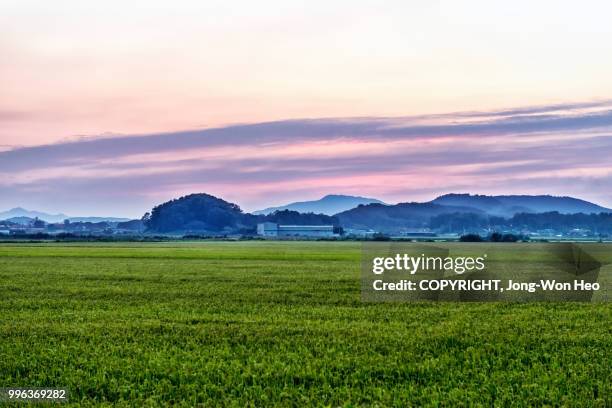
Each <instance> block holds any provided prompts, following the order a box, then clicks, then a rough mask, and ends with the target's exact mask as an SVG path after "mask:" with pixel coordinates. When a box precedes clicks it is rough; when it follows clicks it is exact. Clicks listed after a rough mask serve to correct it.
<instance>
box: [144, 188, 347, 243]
mask: <svg viewBox="0 0 612 408" xmlns="http://www.w3.org/2000/svg"><path fill="white" fill-rule="evenodd" d="M143 220H144V225H145V227H146V228H147V230H148V231H150V232H159V233H170V232H172V233H185V232H198V233H213V234H234V233H255V229H256V226H257V223H259V222H266V221H267V222H276V223H281V224H298V225H321V224H325V225H338V220H337V218H335V217H331V216H328V215H324V214H310V213H309V214H301V213H298V212H297V211H290V210H283V211H276V212H274V213H273V214H269V215H253V214H248V213H244V212H242V210H241V209H240V207H239V206H238V205H236V204H234V203H229V202H227V201H225V200H222V199H220V198H217V197H215V196H212V195H209V194H203V193H201V194H190V195H188V196H184V197H181V198H178V199H175V200H171V201H168V202H165V203H163V204H160V205H158V206H156V207H155V208H153V210H152V211H151V213H150V214H145V216H144V217H143Z"/></svg>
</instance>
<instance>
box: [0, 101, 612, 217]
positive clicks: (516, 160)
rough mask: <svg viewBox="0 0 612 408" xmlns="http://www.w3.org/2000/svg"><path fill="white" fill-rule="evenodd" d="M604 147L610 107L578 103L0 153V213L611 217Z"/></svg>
mask: <svg viewBox="0 0 612 408" xmlns="http://www.w3.org/2000/svg"><path fill="white" fill-rule="evenodd" d="M466 118H467V119H466ZM611 135H612V104H611V103H610V102H586V103H575V104H563V105H551V106H543V107H524V108H516V109H509V110H505V111H497V112H480V113H478V112H467V113H456V114H443V115H430V116H427V117H424V116H420V117H403V118H340V119H300V120H286V121H278V122H268V123H258V124H243V125H234V126H227V127H223V128H215V129H205V130H192V131H184V132H175V133H159V134H151V135H130V136H115V137H101V138H87V139H80V140H75V141H69V142H63V143H57V144H52V145H43V146H35V147H24V148H16V149H12V150H8V151H0V188H2V190H3V194H2V197H1V198H0V205H2V206H16V205H21V206H26V207H27V206H30V207H34V206H36V207H37V208H38V209H44V210H54V211H64V212H71V211H72V212H73V213H75V212H78V213H87V212H89V211H93V210H94V209H96V210H100V211H102V210H103V211H102V212H104V213H105V214H108V213H109V212H110V213H112V212H117V214H118V215H132V216H136V215H139V214H141V213H142V212H144V211H145V210H147V209H148V208H150V206H152V205H154V204H156V203H157V202H158V201H159V200H164V199H168V198H172V197H174V196H177V195H180V194H186V193H189V192H195V191H204V192H209V193H212V194H218V195H221V196H223V197H224V198H227V199H231V200H235V201H238V203H239V204H246V206H247V208H256V207H260V206H265V205H268V204H278V203H280V202H282V201H284V200H285V199H302V198H310V197H317V196H320V195H322V194H325V193H332V192H336V193H360V194H363V195H366V194H370V195H377V196H379V197H380V198H382V199H385V200H388V201H391V202H392V201H411V200H417V199H426V198H433V196H435V195H437V194H440V193H444V192H448V191H449V190H453V189H454V191H469V192H480V193H487V192H489V193H492V192H498V193H508V194H509V193H534V192H538V193H541V194H561V195H572V194H579V195H580V196H581V197H582V198H586V199H592V200H595V201H598V202H600V203H601V204H604V205H606V204H607V205H608V206H610V204H612V197H610V195H609V194H608V193H607V192H605V191H602V188H601V186H606V185H609V184H610V182H609V180H610V179H612V170H610V171H606V169H612V163H610V161H611V159H610V158H609V152H610V151H612V136H611ZM576 177H579V179H580V180H581V183H580V184H579V185H577V184H575V183H574V184H571V183H569V182H568V183H564V180H575V178H576ZM542 179H547V180H554V182H550V183H549V184H548V185H546V184H545V183H544V184H542V183H540V184H538V183H537V182H536V181H537V180H542ZM591 187H592V188H591ZM119 212H121V213H119Z"/></svg>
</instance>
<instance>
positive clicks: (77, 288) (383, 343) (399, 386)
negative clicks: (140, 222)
mask: <svg viewBox="0 0 612 408" xmlns="http://www.w3.org/2000/svg"><path fill="white" fill-rule="evenodd" d="M458 245H461V244H458ZM474 245H478V244H474ZM499 245H508V248H511V249H512V248H513V249H512V250H509V251H508V253H509V255H508V256H510V257H511V256H516V257H520V253H521V251H520V250H516V248H519V249H520V246H519V245H529V244H499ZM607 268H610V266H607ZM359 276H360V246H359V244H358V243H354V242H353V243H350V242H191V243H188V242H179V243H169V242H165V243H104V244H103V243H91V244H83V243H79V244H67V243H46V244H0V338H1V341H0V386H2V387H8V386H20V387H54V386H55V387H66V388H68V389H69V391H70V401H71V402H72V403H78V404H80V405H98V404H106V405H109V406H111V405H113V406H121V405H125V406H131V405H164V404H167V405H170V404H174V405H184V406H193V405H198V404H201V405H203V406H219V405H221V406H239V407H241V406H245V405H253V406H268V405H283V406H287V405H289V406H295V405H298V406H303V405H317V406H321V405H324V406H326V405H327V406H343V405H380V406H407V405H414V406H436V405H458V404H459V405H479V404H480V405H484V406H491V405H495V406H506V405H518V406H540V405H567V406H601V407H603V406H610V405H611V404H612V386H611V384H612V378H611V374H610V367H612V307H611V306H610V304H609V303H593V304H591V303H523V304H520V303H453V302H446V303H444V302H441V303H427V302H419V303H364V302H362V301H361V297H360V281H359Z"/></svg>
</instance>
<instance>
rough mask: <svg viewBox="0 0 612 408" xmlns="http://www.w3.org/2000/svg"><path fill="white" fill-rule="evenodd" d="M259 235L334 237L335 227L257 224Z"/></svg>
mask: <svg viewBox="0 0 612 408" xmlns="http://www.w3.org/2000/svg"><path fill="white" fill-rule="evenodd" d="M257 234H258V235H261V236H264V237H313V238H325V237H334V236H336V235H335V234H334V226H333V225H279V224H276V223H273V222H263V223H261V224H257Z"/></svg>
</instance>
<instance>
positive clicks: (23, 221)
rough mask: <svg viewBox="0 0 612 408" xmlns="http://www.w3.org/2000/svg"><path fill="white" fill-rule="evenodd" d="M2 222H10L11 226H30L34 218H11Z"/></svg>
mask: <svg viewBox="0 0 612 408" xmlns="http://www.w3.org/2000/svg"><path fill="white" fill-rule="evenodd" d="M3 221H8V222H12V223H13V224H19V225H30V224H31V223H32V222H33V221H34V218H30V217H11V218H7V219H5V220H3Z"/></svg>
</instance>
